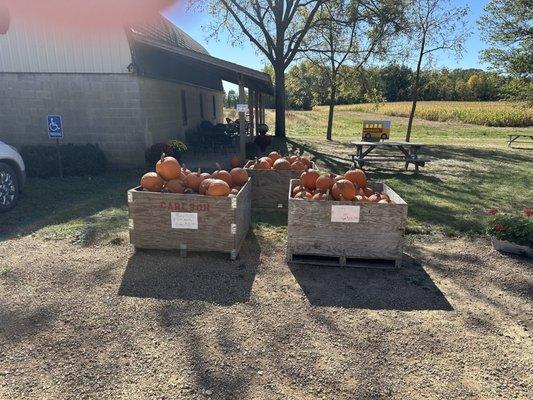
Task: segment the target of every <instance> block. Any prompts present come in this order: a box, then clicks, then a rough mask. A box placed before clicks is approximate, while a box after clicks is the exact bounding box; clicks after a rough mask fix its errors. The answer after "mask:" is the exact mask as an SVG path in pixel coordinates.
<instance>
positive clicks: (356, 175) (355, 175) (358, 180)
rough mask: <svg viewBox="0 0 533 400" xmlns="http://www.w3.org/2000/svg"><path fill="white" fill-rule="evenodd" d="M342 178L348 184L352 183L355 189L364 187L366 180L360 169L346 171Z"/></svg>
mask: <svg viewBox="0 0 533 400" xmlns="http://www.w3.org/2000/svg"><path fill="white" fill-rule="evenodd" d="M344 178H345V179H348V180H349V181H350V182H352V183H353V184H354V185H355V186H357V187H362V188H364V187H366V183H367V179H366V174H365V172H364V171H363V170H362V169H353V170H350V171H347V172H346V173H345V174H344Z"/></svg>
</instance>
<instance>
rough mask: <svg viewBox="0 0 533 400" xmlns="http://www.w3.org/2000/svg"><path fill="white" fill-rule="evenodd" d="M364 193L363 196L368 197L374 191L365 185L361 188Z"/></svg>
mask: <svg viewBox="0 0 533 400" xmlns="http://www.w3.org/2000/svg"><path fill="white" fill-rule="evenodd" d="M363 191H364V193H365V196H366V197H370V196H372V195H373V194H374V191H373V190H372V189H370V188H369V187H365V188H364V189H363Z"/></svg>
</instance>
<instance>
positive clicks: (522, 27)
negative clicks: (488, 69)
mask: <svg viewBox="0 0 533 400" xmlns="http://www.w3.org/2000/svg"><path fill="white" fill-rule="evenodd" d="M532 10H533V1H531V0H491V1H490V2H489V3H487V5H486V6H485V13H484V14H483V15H482V16H481V18H480V19H479V21H478V24H479V26H480V27H481V28H482V29H481V32H482V35H483V37H484V38H485V39H486V40H487V42H488V43H489V45H490V46H491V47H489V48H488V49H486V50H483V51H482V52H481V58H482V60H484V61H487V62H488V63H490V64H491V65H492V66H493V67H494V69H496V70H497V71H499V72H503V73H507V74H510V75H511V76H513V77H515V78H517V79H520V80H521V81H522V84H521V85H516V89H518V90H517V91H516V92H515V97H517V98H520V99H529V101H533V83H532V79H533V17H532Z"/></svg>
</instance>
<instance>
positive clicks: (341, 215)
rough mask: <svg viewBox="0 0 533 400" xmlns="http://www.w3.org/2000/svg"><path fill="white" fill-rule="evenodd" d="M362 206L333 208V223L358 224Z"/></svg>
mask: <svg viewBox="0 0 533 400" xmlns="http://www.w3.org/2000/svg"><path fill="white" fill-rule="evenodd" d="M360 213H361V207H360V206H331V222H344V223H358V222H359V216H360Z"/></svg>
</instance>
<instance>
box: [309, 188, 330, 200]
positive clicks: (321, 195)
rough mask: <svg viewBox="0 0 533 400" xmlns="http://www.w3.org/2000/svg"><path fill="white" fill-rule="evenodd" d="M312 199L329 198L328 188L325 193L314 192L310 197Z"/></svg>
mask: <svg viewBox="0 0 533 400" xmlns="http://www.w3.org/2000/svg"><path fill="white" fill-rule="evenodd" d="M312 200H315V201H326V200H331V196H330V195H329V189H328V190H327V191H326V192H325V193H323V192H319V193H315V194H314V195H313V197H312Z"/></svg>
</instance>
